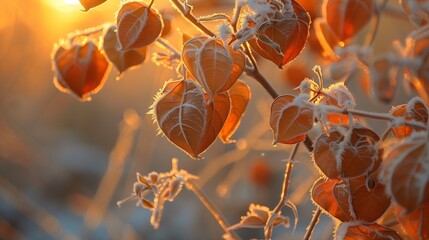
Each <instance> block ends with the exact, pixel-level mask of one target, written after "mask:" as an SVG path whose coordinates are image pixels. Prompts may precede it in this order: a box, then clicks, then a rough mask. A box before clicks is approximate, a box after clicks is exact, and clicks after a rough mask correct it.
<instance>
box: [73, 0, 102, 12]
mask: <svg viewBox="0 0 429 240" xmlns="http://www.w3.org/2000/svg"><path fill="white" fill-rule="evenodd" d="M105 1H107V0H79V2H80V3H81V4H82V6H83V7H84V8H85V10H86V11H88V10H89V9H91V8H94V7H96V6H98V5H100V4H102V3H104V2H105Z"/></svg>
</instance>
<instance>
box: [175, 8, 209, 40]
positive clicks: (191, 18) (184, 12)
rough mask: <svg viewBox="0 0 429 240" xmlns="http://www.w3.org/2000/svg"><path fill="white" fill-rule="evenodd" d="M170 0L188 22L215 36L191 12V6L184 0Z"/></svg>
mask: <svg viewBox="0 0 429 240" xmlns="http://www.w3.org/2000/svg"><path fill="white" fill-rule="evenodd" d="M170 2H171V3H172V4H173V6H175V8H176V10H177V11H178V12H179V13H180V14H181V15H182V16H183V17H184V18H185V19H187V20H188V21H189V22H190V23H192V24H193V25H194V26H195V27H196V28H197V29H199V30H201V31H202V32H204V33H205V34H207V35H209V36H210V37H215V36H216V34H214V33H213V32H212V31H211V30H210V29H208V28H207V27H206V26H205V25H203V24H202V23H200V22H199V21H198V19H197V18H195V16H194V15H193V14H192V8H193V7H192V6H191V5H189V4H188V3H187V2H186V1H185V2H184V3H181V2H180V1H179V0H170Z"/></svg>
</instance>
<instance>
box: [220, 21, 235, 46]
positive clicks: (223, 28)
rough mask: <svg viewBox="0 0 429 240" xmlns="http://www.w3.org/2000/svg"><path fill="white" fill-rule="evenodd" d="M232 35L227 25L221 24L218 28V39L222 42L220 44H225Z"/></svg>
mask: <svg viewBox="0 0 429 240" xmlns="http://www.w3.org/2000/svg"><path fill="white" fill-rule="evenodd" d="M232 34H233V33H232V30H231V26H230V25H229V24H226V23H222V24H221V25H220V26H219V38H220V39H221V40H222V42H224V43H226V42H227V40H228V38H230V37H231V35H232Z"/></svg>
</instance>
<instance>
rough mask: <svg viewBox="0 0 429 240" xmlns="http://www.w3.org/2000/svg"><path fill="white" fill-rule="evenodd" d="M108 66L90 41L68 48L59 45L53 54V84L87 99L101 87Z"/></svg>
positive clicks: (84, 99)
mask: <svg viewBox="0 0 429 240" xmlns="http://www.w3.org/2000/svg"><path fill="white" fill-rule="evenodd" d="M108 67H109V62H108V61H107V59H106V57H104V55H103V54H101V52H100V50H98V48H97V46H96V45H95V44H94V43H93V42H92V41H88V42H86V43H85V44H83V45H78V44H76V45H73V46H72V47H70V48H65V47H63V46H60V47H58V48H57V49H56V50H55V53H54V56H53V68H54V72H55V78H54V84H55V86H56V87H57V88H58V89H59V90H60V91H62V92H69V93H72V94H74V95H76V96H77V97H78V98H79V99H80V100H81V101H87V100H90V98H89V96H90V95H91V94H95V93H97V92H98V91H99V90H100V89H101V88H102V87H103V85H104V82H105V80H106V78H107V74H106V73H107V70H108Z"/></svg>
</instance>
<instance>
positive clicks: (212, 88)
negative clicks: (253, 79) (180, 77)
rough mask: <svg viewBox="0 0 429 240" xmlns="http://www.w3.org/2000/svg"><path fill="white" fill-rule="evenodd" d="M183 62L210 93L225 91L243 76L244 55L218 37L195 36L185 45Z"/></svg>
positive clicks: (214, 94) (211, 94)
mask: <svg viewBox="0 0 429 240" xmlns="http://www.w3.org/2000/svg"><path fill="white" fill-rule="evenodd" d="M182 58H183V62H184V63H185V66H186V68H187V69H188V70H189V72H190V73H191V74H192V75H193V77H194V78H195V79H196V80H197V81H198V82H199V83H200V84H201V86H202V87H203V88H204V90H205V91H206V92H207V93H208V94H209V96H210V101H211V100H212V99H213V98H214V96H216V94H218V93H221V92H225V91H227V90H228V89H230V88H231V87H232V85H233V84H234V83H235V82H236V81H237V79H238V78H239V77H240V75H241V73H242V72H243V70H244V65H245V58H244V55H243V54H242V53H241V52H240V51H235V50H233V49H232V47H231V46H228V47H227V46H225V45H224V44H223V42H222V41H221V40H219V39H215V38H207V37H195V38H192V39H191V40H189V41H187V42H186V43H185V45H184V46H183V52H182Z"/></svg>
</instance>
